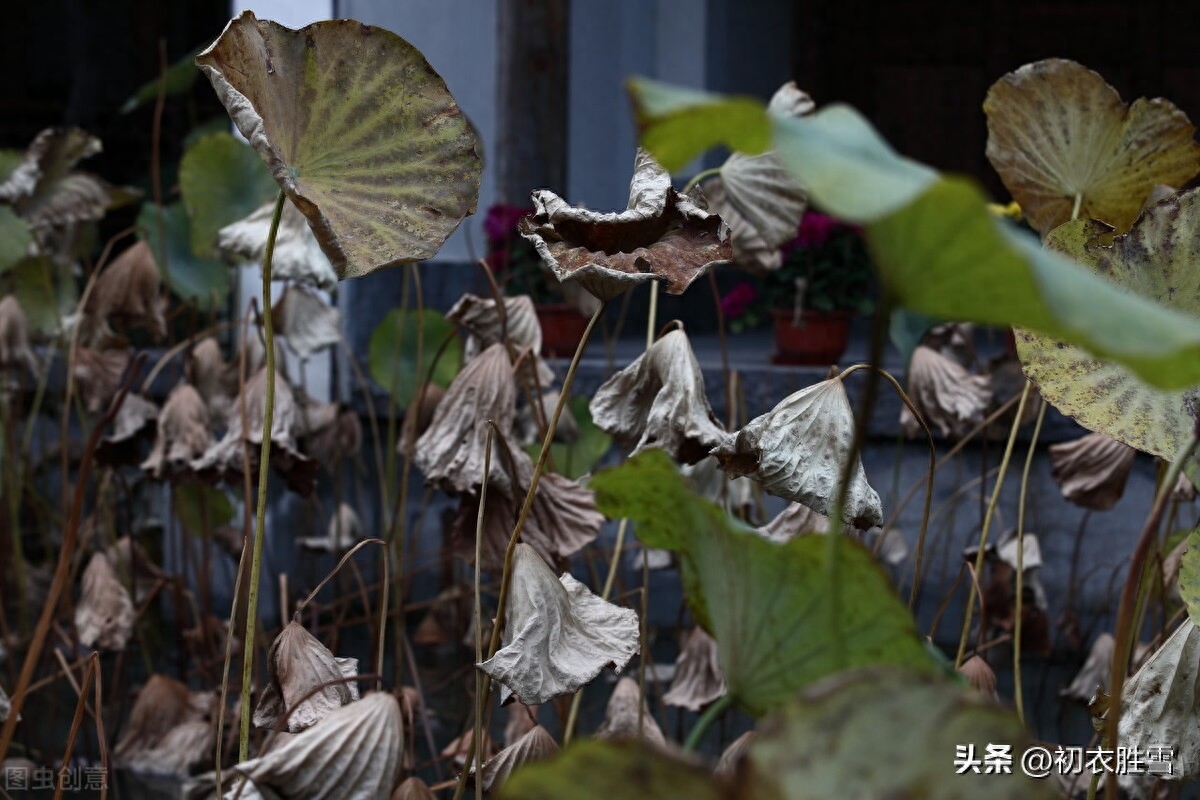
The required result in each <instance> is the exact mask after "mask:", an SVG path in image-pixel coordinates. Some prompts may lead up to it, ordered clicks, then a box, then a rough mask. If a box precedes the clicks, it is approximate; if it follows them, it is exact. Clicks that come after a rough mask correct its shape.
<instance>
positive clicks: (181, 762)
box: [125, 719, 217, 779]
mask: <svg viewBox="0 0 1200 800" xmlns="http://www.w3.org/2000/svg"><path fill="white" fill-rule="evenodd" d="M216 732H217V731H216V726H215V725H213V722H212V720H207V719H197V720H191V721H188V722H183V723H180V724H179V725H176V726H175V727H173V728H171V729H170V730H169V731H167V733H166V734H165V735H164V736H163V737H162V739H160V740H158V741H157V742H156V743H155V745H154V746H153V747H151V748H150V749H148V750H145V751H142V752H138V753H136V754H134V755H133V756H132V757H130V758H128V759H126V761H125V767H126V768H127V769H129V770H130V771H132V772H139V773H145V774H150V775H167V776H171V777H174V778H180V779H182V778H186V777H188V776H189V775H190V774H191V773H192V768H193V767H196V766H198V765H200V764H203V763H208V761H209V757H210V756H209V753H210V752H211V751H212V747H213V744H214V743H215V742H216Z"/></svg>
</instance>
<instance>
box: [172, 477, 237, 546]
mask: <svg viewBox="0 0 1200 800" xmlns="http://www.w3.org/2000/svg"><path fill="white" fill-rule="evenodd" d="M171 499H172V502H171V510H172V511H173V512H174V513H175V518H176V519H178V520H179V524H180V525H182V526H183V527H184V530H186V531H187V532H188V535H190V536H200V535H205V534H208V533H211V532H212V530H213V528H215V527H217V526H218V525H225V524H227V523H229V522H231V521H233V504H232V503H230V502H229V496H228V495H227V494H225V492H222V491H221V490H219V489H214V488H212V487H210V486H205V485H204V484H202V483H186V484H181V485H179V486H176V487H175V488H174V489H173V490H172V492H171Z"/></svg>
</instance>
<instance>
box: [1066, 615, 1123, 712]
mask: <svg viewBox="0 0 1200 800" xmlns="http://www.w3.org/2000/svg"><path fill="white" fill-rule="evenodd" d="M1115 647H1116V642H1115V640H1114V639H1113V635H1112V634H1111V633H1102V634H1100V635H1099V636H1097V637H1096V641H1094V642H1092V649H1091V650H1090V651H1088V657H1087V660H1085V661H1084V662H1083V666H1082V667H1080V669H1079V672H1078V673H1077V674H1076V675H1075V678H1074V679H1073V680H1072V681H1071V683H1070V684H1068V685H1067V686H1066V687H1065V688H1063V689H1061V690H1060V691H1059V695H1060V696H1062V697H1069V698H1071V699H1072V700H1078V701H1079V702H1081V703H1083V704H1084V705H1086V704H1088V703H1090V702H1091V700H1092V698H1093V697H1095V696H1096V690H1097V689H1104V690H1105V691H1107V690H1108V682H1109V680H1110V679H1111V678H1112V659H1113V648H1115Z"/></svg>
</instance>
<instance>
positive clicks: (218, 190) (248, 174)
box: [179, 131, 279, 256]
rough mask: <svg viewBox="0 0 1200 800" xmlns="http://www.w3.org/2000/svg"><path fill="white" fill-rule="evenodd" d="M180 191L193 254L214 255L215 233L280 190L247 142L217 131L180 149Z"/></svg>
mask: <svg viewBox="0 0 1200 800" xmlns="http://www.w3.org/2000/svg"><path fill="white" fill-rule="evenodd" d="M179 191H180V193H181V194H182V195H183V207H184V208H186V209H187V212H188V217H190V218H191V222H192V225H191V244H192V252H193V253H195V254H196V255H199V256H212V255H215V247H216V244H217V232H218V231H220V230H221V229H222V228H224V227H225V226H226V225H230V224H232V223H234V222H237V221H238V220H240V219H242V218H243V217H246V216H249V215H250V214H251V213H253V211H254V210H255V209H256V208H258V207H259V206H261V205H262V204H263V203H266V202H269V201H270V200H271V198H273V197H274V196H275V193H276V192H278V191H279V189H278V188H277V187H276V186H275V181H274V180H272V179H271V175H270V173H268V172H267V170H266V168H265V167H264V166H263V163H262V159H260V158H258V156H256V155H255V154H254V151H253V150H251V149H250V147H249V145H247V144H246V143H245V142H243V141H241V140H239V139H237V138H236V137H235V136H234V135H233V134H232V133H229V132H228V131H219V132H216V133H210V134H207V135H206V136H202V137H200V139H198V140H197V141H196V143H195V144H193V145H192V146H191V147H189V148H188V149H187V150H186V151H185V152H184V154H183V158H182V159H180V161H179ZM264 241H266V240H265V238H264Z"/></svg>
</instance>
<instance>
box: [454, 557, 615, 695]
mask: <svg viewBox="0 0 1200 800" xmlns="http://www.w3.org/2000/svg"><path fill="white" fill-rule="evenodd" d="M509 591H510V594H509V598H508V607H507V613H506V615H505V625H504V637H503V640H504V646H503V647H502V648H501V649H500V650H498V651H497V652H496V655H495V656H493V657H492V658H490V659H488V660H487V661H485V662H483V663H482V664H479V665H478V667H479V668H480V669H482V670H483V671H484V672H486V673H487V674H488V675H490V676H491V677H492V678H493V679H495V680H496V681H497V682H498V683H500V684H501V692H500V701H501V703H502V704H507V703H508V702H510V701H511V700H512V699H514V698H513V696H514V694H515V695H516V697H517V698H519V699H520V700H521V702H523V703H526V704H529V705H541V704H542V703H546V702H548V701H550V700H551V699H553V698H555V697H558V696H560V695H564V694H570V693H571V692H574V691H575V690H577V689H578V688H579V687H581V686H583V685H585V684H586V683H588V682H589V681H591V680H592V679H593V678H595V677H596V676H597V675H599V674H600V670H602V669H604V668H605V667H606V666H612V667H613V668H614V669H615V670H617V671H618V672H619V671H620V670H621V669H623V668H624V667H625V665H626V664H627V663H629V659H631V658H633V656H634V654H636V653H637V652H638V649H639V643H638V632H639V628H638V617H637V614H636V613H635V612H634V611H633V610H632V609H628V608H621V607H620V606H615V605H613V604H612V603H609V602H607V601H605V600H602V599H601V598H599V597H597V596H596V595H594V594H592V593H591V592H590V591H589V590H588V588H587V587H586V586H584V585H583V584H582V583H580V582H579V581H577V580H575V579H574V578H573V577H571V575H570V574H568V573H563V575H562V578H561V579H559V578H555V577H554V573H553V572H551V571H550V568H549V567H547V566H546V562H545V561H543V560H542V558H541V556H539V555H538V554H537V552H536V551H534V549H533V548H532V547H530V546H529V545H527V544H518V545H517V547H516V553H515V555H514V560H513V571H512V579H511V585H510V588H509Z"/></svg>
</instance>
